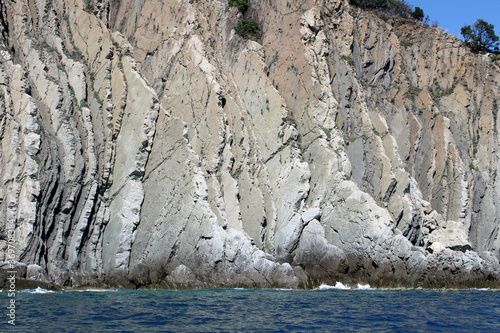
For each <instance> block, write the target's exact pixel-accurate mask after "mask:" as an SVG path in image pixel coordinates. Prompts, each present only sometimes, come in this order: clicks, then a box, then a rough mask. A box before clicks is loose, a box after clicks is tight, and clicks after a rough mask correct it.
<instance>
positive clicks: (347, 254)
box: [0, 0, 500, 288]
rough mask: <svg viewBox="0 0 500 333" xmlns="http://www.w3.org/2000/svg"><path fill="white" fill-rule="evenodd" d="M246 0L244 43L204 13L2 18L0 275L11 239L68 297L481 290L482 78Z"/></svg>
mask: <svg viewBox="0 0 500 333" xmlns="http://www.w3.org/2000/svg"><path fill="white" fill-rule="evenodd" d="M249 4H250V9H249V11H248V12H247V13H246V14H245V15H247V16H251V17H252V18H254V19H256V20H257V21H258V23H259V25H260V31H261V34H260V37H259V39H258V41H252V40H244V39H242V38H241V37H240V36H238V35H236V34H235V31H234V27H235V25H236V23H237V20H238V17H240V16H241V14H240V13H238V11H237V9H236V8H234V7H228V4H227V3H226V2H225V1H219V0H211V1H192V2H190V1H184V0H183V1H176V0H164V1H160V0H144V1H136V0H124V1H119V2H116V1H107V0H75V1H67V0H52V1H51V0H29V1H10V0H7V1H4V2H2V3H1V4H0V14H1V15H0V140H1V141H0V166H1V167H0V177H1V183H0V219H1V221H2V225H1V226H0V261H1V262H2V263H1V265H2V267H4V268H5V267H6V265H7V262H8V260H9V259H11V258H10V257H9V251H8V249H9V240H11V243H12V240H15V262H16V264H15V265H16V266H17V267H18V271H19V277H20V278H25V279H36V280H37V281H39V282H41V283H43V282H52V283H55V284H57V285H61V286H70V287H77V286H82V285H96V286H100V285H109V286H120V287H125V288H137V287H164V288H179V287H189V288H193V287H195V288H198V287H215V286H218V287H221V286H222V287H233V286H246V287H270V286H283V287H285V286H287V287H298V286H303V287H312V286H314V285H317V284H319V283H323V282H325V283H334V282H335V281H343V282H347V283H355V282H364V283H370V284H372V285H374V286H392V287H396V286H402V287H440V288H441V287H476V286H488V287H495V288H498V287H499V279H500V265H499V262H498V257H499V256H500V235H499V225H500V224H499V221H498V219H499V217H500V213H499V211H500V210H499V208H500V207H499V206H498V205H499V203H500V199H499V195H500V187H499V185H498V181H497V170H498V169H499V168H500V162H499V161H500V155H499V149H498V148H499V140H500V137H499V135H498V130H497V127H496V126H497V120H498V119H497V117H498V101H500V91H499V88H498V87H499V85H500V68H499V62H498V60H495V59H494V58H493V57H492V56H491V55H489V54H473V53H471V52H470V51H469V50H468V49H467V48H464V47H463V45H462V43H461V42H460V41H459V40H458V39H456V37H455V36H452V35H448V34H445V33H444V32H443V31H442V29H437V28H430V27H426V26H424V25H421V24H420V23H416V22H413V21H410V20H406V19H402V18H399V17H393V16H390V15H388V14H383V13H378V12H368V11H363V10H361V9H358V8H353V7H350V6H349V4H348V1H345V0H322V1H312V0H310V1H288V2H286V1H271V2H270V1H267V0H266V1H262V0H251V1H249ZM12 226H14V231H11V229H12V228H11V227H12ZM9 228H10V229H9Z"/></svg>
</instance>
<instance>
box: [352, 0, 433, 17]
mask: <svg viewBox="0 0 500 333" xmlns="http://www.w3.org/2000/svg"><path fill="white" fill-rule="evenodd" d="M350 3H351V5H354V6H357V7H361V8H369V9H378V10H383V11H385V12H389V13H392V14H395V15H399V16H403V17H407V18H414V19H415V20H418V21H422V20H423V19H424V11H423V10H422V9H421V8H419V7H417V9H418V11H417V9H416V10H415V11H413V6H412V5H411V4H410V3H408V2H407V1H406V0H350Z"/></svg>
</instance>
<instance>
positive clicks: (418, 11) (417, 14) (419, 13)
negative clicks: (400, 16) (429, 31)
mask: <svg viewBox="0 0 500 333" xmlns="http://www.w3.org/2000/svg"><path fill="white" fill-rule="evenodd" d="M411 17H413V19H415V20H417V21H420V22H422V21H423V20H424V17H425V14H424V10H423V9H422V8H420V7H415V11H414V12H413V13H411Z"/></svg>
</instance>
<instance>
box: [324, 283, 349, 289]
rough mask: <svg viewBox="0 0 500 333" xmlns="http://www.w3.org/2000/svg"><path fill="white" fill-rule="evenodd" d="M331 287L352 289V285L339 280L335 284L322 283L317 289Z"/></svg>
mask: <svg viewBox="0 0 500 333" xmlns="http://www.w3.org/2000/svg"><path fill="white" fill-rule="evenodd" d="M330 289H338V290H349V289H351V287H349V286H346V285H344V284H343V283H342V282H337V283H335V285H334V286H330V285H329V284H325V283H322V284H321V285H320V286H319V287H318V288H316V290H330Z"/></svg>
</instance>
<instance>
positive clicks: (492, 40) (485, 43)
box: [461, 19, 499, 52]
mask: <svg viewBox="0 0 500 333" xmlns="http://www.w3.org/2000/svg"><path fill="white" fill-rule="evenodd" d="M494 28H495V26H494V25H493V24H489V23H488V22H486V21H485V20H481V19H478V20H477V21H476V23H474V25H472V26H470V25H466V26H464V27H462V30H461V34H462V36H463V37H464V39H465V41H466V42H467V43H468V44H469V46H470V47H471V48H472V49H473V50H474V51H476V52H479V51H490V52H491V51H497V52H498V40H499V38H498V36H497V35H496V34H495V30H494Z"/></svg>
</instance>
